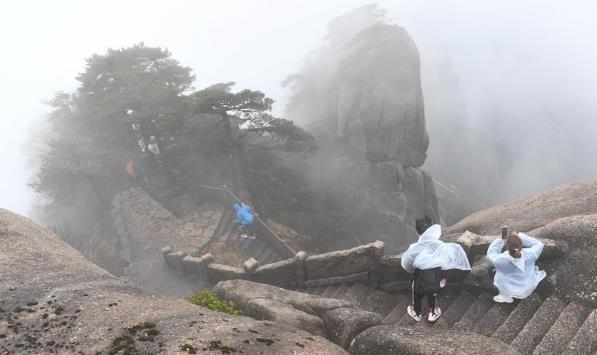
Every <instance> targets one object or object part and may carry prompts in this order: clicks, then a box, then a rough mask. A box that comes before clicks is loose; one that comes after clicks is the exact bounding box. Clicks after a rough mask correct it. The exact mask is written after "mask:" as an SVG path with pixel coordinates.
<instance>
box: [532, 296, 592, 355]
mask: <svg viewBox="0 0 597 355" xmlns="http://www.w3.org/2000/svg"><path fill="white" fill-rule="evenodd" d="M590 313H591V309H590V308H587V307H585V306H582V305H580V304H578V303H574V302H573V303H570V304H568V306H567V307H566V309H564V311H563V312H562V314H560V316H559V317H558V319H557V320H556V321H555V323H554V324H553V325H552V326H551V328H550V329H549V331H548V332H547V333H546V334H545V336H544V337H543V339H542V340H541V342H540V343H539V345H537V347H536V348H535V351H534V352H535V353H537V354H545V353H562V352H564V350H565V349H566V346H567V345H568V343H569V342H570V340H571V339H572V337H573V336H574V335H575V334H576V332H577V331H578V330H579V328H580V327H581V326H582V324H583V323H584V321H585V320H586V319H587V317H588V316H589V314H590ZM595 331H597V329H595Z"/></svg>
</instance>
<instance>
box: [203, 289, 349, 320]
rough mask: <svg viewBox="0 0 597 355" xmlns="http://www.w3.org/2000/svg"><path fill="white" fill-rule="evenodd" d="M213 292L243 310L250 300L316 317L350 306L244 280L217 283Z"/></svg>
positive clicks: (334, 300)
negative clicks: (281, 305) (279, 304)
mask: <svg viewBox="0 0 597 355" xmlns="http://www.w3.org/2000/svg"><path fill="white" fill-rule="evenodd" d="M213 290H214V292H216V293H217V294H218V295H219V296H220V297H222V298H223V299H226V300H230V301H232V302H234V303H235V304H237V305H238V306H239V307H241V308H243V309H244V308H245V307H246V306H247V303H248V302H249V301H250V300H252V299H272V300H275V301H279V302H282V303H287V304H289V305H291V306H293V307H294V308H296V309H298V310H301V311H303V312H305V313H309V314H312V315H317V316H319V315H320V314H322V313H323V312H325V311H328V310H331V309H335V308H340V307H350V306H351V304H350V302H346V301H342V300H337V299H330V298H322V297H320V296H316V295H311V294H307V293H302V292H296V291H290V290H286V289H283V288H280V287H276V286H271V285H265V284H259V283H256V282H251V281H245V280H230V281H222V282H218V284H217V285H216V286H215V287H214V289H213Z"/></svg>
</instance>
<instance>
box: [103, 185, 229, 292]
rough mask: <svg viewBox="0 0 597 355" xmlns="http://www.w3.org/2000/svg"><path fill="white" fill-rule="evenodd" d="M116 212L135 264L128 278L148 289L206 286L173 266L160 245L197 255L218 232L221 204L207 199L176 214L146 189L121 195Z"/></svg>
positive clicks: (128, 254)
mask: <svg viewBox="0 0 597 355" xmlns="http://www.w3.org/2000/svg"><path fill="white" fill-rule="evenodd" d="M113 205H114V207H113V210H112V215H113V217H114V220H115V221H116V223H115V224H116V226H115V227H116V229H117V232H118V234H119V235H120V238H121V240H122V241H123V251H122V253H123V254H124V257H125V259H127V260H128V261H129V263H130V265H129V267H127V268H126V269H125V274H124V276H123V279H124V280H126V281H127V282H129V283H131V284H133V285H135V286H138V287H140V288H142V289H144V290H146V291H148V292H151V293H155V294H160V295H167V296H172V297H178V298H185V297H188V296H190V295H191V294H192V293H194V292H197V291H199V290H201V289H203V288H205V286H206V284H205V281H204V280H200V279H191V278H189V277H186V276H184V275H183V274H182V273H181V272H180V271H177V270H172V269H168V268H167V267H166V266H165V264H164V261H163V257H162V254H161V252H160V249H161V248H162V247H163V246H165V245H171V246H173V247H175V248H176V249H177V250H183V251H185V252H187V253H189V254H198V253H200V252H201V249H202V248H203V247H205V246H206V245H207V243H208V242H209V241H210V240H211V238H212V237H213V236H214V232H215V230H216V227H217V225H218V222H219V220H220V218H221V215H222V212H221V210H222V207H221V206H215V205H209V204H205V205H203V206H201V207H198V208H196V209H194V210H190V211H187V213H185V214H184V215H181V216H180V217H177V216H175V215H174V214H172V213H171V212H170V211H169V210H167V209H166V208H164V207H163V206H162V205H161V204H160V203H158V202H157V201H156V200H155V199H153V198H152V197H151V196H150V195H149V194H147V193H146V192H145V191H144V190H143V189H141V188H132V189H129V190H127V191H124V192H122V193H120V194H118V195H117V196H116V197H115V199H114V201H113Z"/></svg>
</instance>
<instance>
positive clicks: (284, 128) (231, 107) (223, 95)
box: [190, 82, 316, 184]
mask: <svg viewBox="0 0 597 355" xmlns="http://www.w3.org/2000/svg"><path fill="white" fill-rule="evenodd" d="M233 86H234V82H227V83H219V84H215V85H212V86H210V87H207V88H205V89H203V90H199V91H197V92H195V93H193V94H192V95H190V100H191V101H190V102H191V107H192V112H201V113H211V114H216V115H219V117H221V121H219V122H218V125H223V129H224V132H225V135H226V139H227V141H228V143H229V146H231V147H232V149H233V151H235V153H236V154H237V155H238V158H239V159H238V164H239V171H237V175H238V174H240V175H242V176H244V177H249V175H250V169H249V164H250V157H249V155H250V154H252V153H256V152H265V151H275V150H285V151H298V150H300V151H313V150H314V149H315V148H316V146H315V140H314V138H313V137H312V136H311V135H310V134H309V133H307V132H305V131H304V130H303V129H301V128H299V127H297V126H295V125H294V124H293V123H292V122H291V121H288V120H284V119H280V118H275V117H274V116H272V115H271V113H270V111H271V108H272V104H273V102H274V100H272V99H271V98H269V97H267V96H266V95H265V94H264V93H262V92H261V91H256V90H248V89H245V90H241V91H239V92H236V93H235V92H232V87H233ZM237 178H238V176H237ZM236 183H237V184H242V182H241V181H238V179H237V181H236Z"/></svg>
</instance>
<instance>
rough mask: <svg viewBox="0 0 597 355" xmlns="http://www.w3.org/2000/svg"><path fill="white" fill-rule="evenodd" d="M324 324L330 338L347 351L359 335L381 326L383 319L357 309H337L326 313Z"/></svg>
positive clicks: (375, 314) (377, 315)
mask: <svg viewBox="0 0 597 355" xmlns="http://www.w3.org/2000/svg"><path fill="white" fill-rule="evenodd" d="M323 322H324V324H325V329H326V331H327V333H328V338H329V339H330V340H331V341H333V342H334V343H336V344H338V345H340V346H341V347H343V348H345V349H346V348H348V346H349V345H350V342H351V341H352V339H353V338H354V337H355V336H356V335H357V334H359V333H361V332H362V331H363V330H365V329H367V328H370V327H373V326H376V325H380V324H381V323H382V322H383V317H382V316H381V315H379V314H377V313H373V312H367V311H363V310H361V309H357V308H337V309H334V310H331V311H328V312H326V313H325V315H324V316H323Z"/></svg>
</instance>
